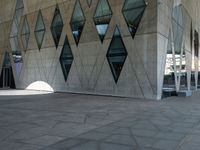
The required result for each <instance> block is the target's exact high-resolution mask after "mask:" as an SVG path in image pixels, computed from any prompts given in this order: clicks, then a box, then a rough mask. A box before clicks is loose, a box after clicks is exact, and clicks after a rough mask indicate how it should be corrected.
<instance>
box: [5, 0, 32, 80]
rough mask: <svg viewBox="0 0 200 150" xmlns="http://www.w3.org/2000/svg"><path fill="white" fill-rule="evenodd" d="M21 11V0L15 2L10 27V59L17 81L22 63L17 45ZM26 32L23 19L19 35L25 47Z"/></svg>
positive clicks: (25, 23)
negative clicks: (11, 59) (11, 58)
mask: <svg viewBox="0 0 200 150" xmlns="http://www.w3.org/2000/svg"><path fill="white" fill-rule="evenodd" d="M23 11H24V4H23V0H17V1H16V7H15V13H14V16H13V20H12V25H11V31H10V46H11V50H12V57H13V61H14V67H15V75H16V79H19V77H20V73H21V69H22V63H23V58H22V53H21V49H20V47H19V45H18V33H19V32H20V31H19V24H20V20H21V16H22V15H23ZM28 30H29V27H28V22H27V20H26V17H25V21H24V23H23V29H22V33H21V34H22V44H23V46H25V47H27V45H26V44H28V39H29V35H28V32H29V31H28ZM25 31H26V32H25ZM29 33H30V32H29ZM24 38H25V39H24ZM6 55H7V54H6Z"/></svg>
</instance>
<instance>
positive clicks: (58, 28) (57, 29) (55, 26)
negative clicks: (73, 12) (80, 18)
mask: <svg viewBox="0 0 200 150" xmlns="http://www.w3.org/2000/svg"><path fill="white" fill-rule="evenodd" d="M62 29H63V21H62V17H61V14H60V10H59V8H58V6H56V9H55V12H54V17H53V21H52V23H51V33H52V36H53V39H54V42H55V45H56V48H57V47H58V44H59V41H60V36H61V34H62Z"/></svg>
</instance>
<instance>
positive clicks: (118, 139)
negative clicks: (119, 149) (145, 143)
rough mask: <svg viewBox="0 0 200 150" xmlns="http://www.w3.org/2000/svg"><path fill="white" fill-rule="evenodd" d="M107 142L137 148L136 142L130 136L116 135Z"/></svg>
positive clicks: (107, 139) (106, 140)
mask: <svg viewBox="0 0 200 150" xmlns="http://www.w3.org/2000/svg"><path fill="white" fill-rule="evenodd" d="M104 141H105V142H111V143H116V144H124V145H132V146H135V145H136V142H135V140H134V139H133V137H131V136H129V135H121V134H114V135H112V136H110V137H108V138H106V139H105V140H104Z"/></svg>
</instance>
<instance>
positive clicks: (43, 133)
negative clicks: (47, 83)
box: [0, 91, 200, 150]
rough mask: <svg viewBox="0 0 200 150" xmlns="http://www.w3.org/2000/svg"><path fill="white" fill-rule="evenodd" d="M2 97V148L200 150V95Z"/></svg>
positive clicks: (0, 128) (9, 149) (3, 95)
mask: <svg viewBox="0 0 200 150" xmlns="http://www.w3.org/2000/svg"><path fill="white" fill-rule="evenodd" d="M6 92H7V93H8V92H9V93H10V94H11V95H10V96H5V95H6V94H5V93H6ZM20 92H21V93H29V94H30V95H28V94H23V95H21V96H20V94H19V93H20ZM13 93H14V94H13ZM16 93H17V94H16ZM0 94H1V96H0V149H1V150H199V149H200V99H199V97H200V93H198V92H197V93H195V94H194V95H193V96H192V97H189V98H180V97H171V98H167V99H164V100H163V101H153V100H142V99H129V98H115V97H103V96H90V95H78V94H66V93H65V94H58V93H55V94H51V93H43V94H42V93H40V94H42V95H35V93H34V92H27V91H1V92H0ZM12 94H13V95H12ZM32 94H33V95H32ZM15 95H17V96H15Z"/></svg>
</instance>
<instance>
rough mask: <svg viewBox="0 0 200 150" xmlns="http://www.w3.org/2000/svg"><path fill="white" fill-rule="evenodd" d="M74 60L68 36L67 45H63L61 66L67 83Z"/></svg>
mask: <svg viewBox="0 0 200 150" xmlns="http://www.w3.org/2000/svg"><path fill="white" fill-rule="evenodd" d="M73 59H74V57H73V54H72V51H71V48H70V45H69V42H68V39H67V36H66V38H65V43H64V45H63V49H62V52H61V55H60V64H61V67H62V71H63V74H64V78H65V81H67V77H68V74H69V71H70V68H71V65H72V62H73Z"/></svg>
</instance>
